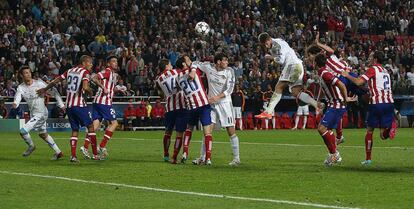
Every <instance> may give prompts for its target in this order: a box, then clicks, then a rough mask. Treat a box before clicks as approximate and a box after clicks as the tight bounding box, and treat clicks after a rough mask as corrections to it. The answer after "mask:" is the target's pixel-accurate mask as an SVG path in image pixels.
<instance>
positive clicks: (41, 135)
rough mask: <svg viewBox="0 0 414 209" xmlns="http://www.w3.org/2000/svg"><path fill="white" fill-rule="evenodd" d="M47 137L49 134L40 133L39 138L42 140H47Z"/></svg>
mask: <svg viewBox="0 0 414 209" xmlns="http://www.w3.org/2000/svg"><path fill="white" fill-rule="evenodd" d="M47 136H48V134H47V133H40V134H39V137H40V138H42V139H46V138H47Z"/></svg>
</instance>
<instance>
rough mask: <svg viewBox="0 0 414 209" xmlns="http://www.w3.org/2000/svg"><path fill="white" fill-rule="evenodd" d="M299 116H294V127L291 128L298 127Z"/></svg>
mask: <svg viewBox="0 0 414 209" xmlns="http://www.w3.org/2000/svg"><path fill="white" fill-rule="evenodd" d="M299 117H300V116H298V115H297V116H296V117H295V127H293V128H298V124H299Z"/></svg>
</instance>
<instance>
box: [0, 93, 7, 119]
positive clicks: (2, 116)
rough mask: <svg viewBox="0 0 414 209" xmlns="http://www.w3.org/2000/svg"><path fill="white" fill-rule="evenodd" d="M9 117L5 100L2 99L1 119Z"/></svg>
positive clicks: (0, 103)
mask: <svg viewBox="0 0 414 209" xmlns="http://www.w3.org/2000/svg"><path fill="white" fill-rule="evenodd" d="M7 116H8V111H7V108H6V105H4V99H3V98H1V97H0V119H2V118H4V119H6V118H7Z"/></svg>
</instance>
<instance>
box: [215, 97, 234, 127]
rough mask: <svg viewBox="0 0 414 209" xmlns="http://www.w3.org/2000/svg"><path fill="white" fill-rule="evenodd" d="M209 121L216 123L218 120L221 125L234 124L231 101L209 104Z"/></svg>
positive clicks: (228, 125)
mask: <svg viewBox="0 0 414 209" xmlns="http://www.w3.org/2000/svg"><path fill="white" fill-rule="evenodd" d="M211 107H212V110H211V122H212V123H214V124H217V122H220V125H221V127H223V128H226V127H232V126H235V121H234V115H233V104H232V103H231V102H222V103H217V104H213V105H211Z"/></svg>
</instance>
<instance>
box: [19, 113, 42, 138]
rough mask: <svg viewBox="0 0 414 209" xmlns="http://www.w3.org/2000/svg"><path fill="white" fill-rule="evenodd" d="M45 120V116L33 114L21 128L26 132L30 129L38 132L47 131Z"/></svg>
mask: <svg viewBox="0 0 414 209" xmlns="http://www.w3.org/2000/svg"><path fill="white" fill-rule="evenodd" d="M46 121H47V116H41V115H33V116H32V117H31V118H30V120H29V121H27V123H26V124H24V125H23V128H24V130H25V131H26V132H28V133H29V132H30V131H32V130H34V131H37V132H39V134H43V133H47V131H46Z"/></svg>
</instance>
